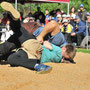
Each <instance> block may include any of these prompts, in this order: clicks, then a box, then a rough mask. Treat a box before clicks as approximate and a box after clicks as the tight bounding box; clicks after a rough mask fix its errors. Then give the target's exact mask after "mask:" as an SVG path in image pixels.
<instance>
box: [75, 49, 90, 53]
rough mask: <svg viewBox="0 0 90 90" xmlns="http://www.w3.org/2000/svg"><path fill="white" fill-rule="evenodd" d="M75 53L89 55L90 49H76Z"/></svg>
mask: <svg viewBox="0 0 90 90" xmlns="http://www.w3.org/2000/svg"><path fill="white" fill-rule="evenodd" d="M77 52H83V53H89V54H90V49H88V50H87V49H81V48H77Z"/></svg>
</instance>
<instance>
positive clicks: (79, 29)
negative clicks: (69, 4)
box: [71, 15, 86, 46]
mask: <svg viewBox="0 0 90 90" xmlns="http://www.w3.org/2000/svg"><path fill="white" fill-rule="evenodd" d="M75 22H76V25H75V27H74V28H73V31H72V33H71V36H72V42H74V41H75V40H76V41H75V42H76V43H77V46H80V44H81V42H82V40H83V38H84V36H85V35H86V33H85V32H86V23H85V22H84V21H81V20H80V17H79V16H78V15H77V16H76V17H75Z"/></svg>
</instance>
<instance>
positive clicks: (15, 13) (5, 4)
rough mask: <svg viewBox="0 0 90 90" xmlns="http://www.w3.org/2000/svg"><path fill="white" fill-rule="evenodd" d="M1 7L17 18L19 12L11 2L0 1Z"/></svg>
mask: <svg viewBox="0 0 90 90" xmlns="http://www.w3.org/2000/svg"><path fill="white" fill-rule="evenodd" d="M1 7H2V8H3V9H4V10H6V11H8V12H10V13H11V14H12V16H13V17H14V18H15V19H19V17H20V13H19V12H18V11H17V10H16V9H14V7H13V5H12V4H11V3H8V2H2V3H1Z"/></svg>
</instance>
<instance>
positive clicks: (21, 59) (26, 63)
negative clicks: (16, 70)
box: [7, 49, 40, 70]
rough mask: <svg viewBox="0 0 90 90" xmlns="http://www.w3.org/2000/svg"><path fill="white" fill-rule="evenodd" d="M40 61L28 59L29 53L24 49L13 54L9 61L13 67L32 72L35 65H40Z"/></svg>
mask: <svg viewBox="0 0 90 90" xmlns="http://www.w3.org/2000/svg"><path fill="white" fill-rule="evenodd" d="M39 61H40V60H38V59H28V55H27V53H26V52H25V51H24V50H22V49H20V50H19V51H17V52H15V53H13V54H11V55H10V56H9V57H8V59H7V62H8V63H9V64H10V65H11V66H22V67H25V68H28V69H32V70H34V66H35V64H37V63H39Z"/></svg>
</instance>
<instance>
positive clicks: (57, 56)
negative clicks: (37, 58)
mask: <svg viewBox="0 0 90 90" xmlns="http://www.w3.org/2000/svg"><path fill="white" fill-rule="evenodd" d="M51 45H52V48H53V49H52V50H49V49H47V48H45V47H44V46H42V47H43V51H42V56H41V62H40V63H45V62H55V63H59V62H62V52H61V48H60V47H58V46H55V45H54V44H51Z"/></svg>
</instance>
